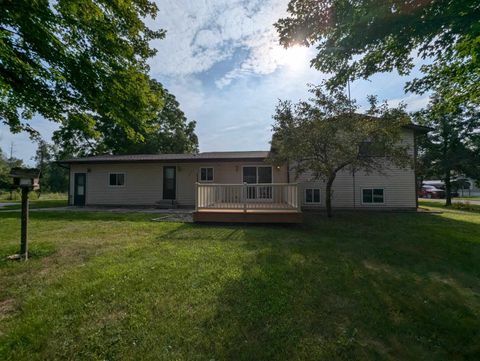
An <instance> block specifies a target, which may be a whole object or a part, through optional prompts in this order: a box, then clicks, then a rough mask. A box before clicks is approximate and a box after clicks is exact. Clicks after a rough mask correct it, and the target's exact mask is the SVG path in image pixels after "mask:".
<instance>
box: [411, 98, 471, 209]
mask: <svg viewBox="0 0 480 361" xmlns="http://www.w3.org/2000/svg"><path fill="white" fill-rule="evenodd" d="M479 115H480V113H479V108H478V106H475V105H473V104H468V103H467V104H466V105H462V106H458V105H457V106H452V105H451V104H449V102H448V101H447V100H446V99H445V98H444V96H443V93H442V92H437V93H435V94H434V95H433V96H432V98H431V101H430V103H429V105H428V106H427V108H426V109H423V110H421V111H419V112H417V113H415V114H414V117H415V118H416V121H417V122H418V123H419V124H422V125H425V126H428V127H430V128H431V129H432V130H431V131H430V132H429V133H428V136H427V137H425V138H424V139H422V141H421V142H420V143H419V146H420V152H419V155H420V157H419V161H420V164H421V167H420V169H422V173H423V175H424V176H426V177H439V178H440V179H442V180H444V182H445V188H446V189H445V190H446V203H447V205H450V204H451V188H452V178H453V177H454V176H468V177H472V178H479V176H480V133H479V131H478V130H479V128H480V116H479Z"/></svg>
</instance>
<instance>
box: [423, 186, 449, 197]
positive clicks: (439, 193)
mask: <svg viewBox="0 0 480 361" xmlns="http://www.w3.org/2000/svg"><path fill="white" fill-rule="evenodd" d="M419 193H420V194H419V196H420V197H421V198H445V191H444V190H443V189H440V188H436V187H434V186H429V185H423V186H422V189H421V190H420V192H419Z"/></svg>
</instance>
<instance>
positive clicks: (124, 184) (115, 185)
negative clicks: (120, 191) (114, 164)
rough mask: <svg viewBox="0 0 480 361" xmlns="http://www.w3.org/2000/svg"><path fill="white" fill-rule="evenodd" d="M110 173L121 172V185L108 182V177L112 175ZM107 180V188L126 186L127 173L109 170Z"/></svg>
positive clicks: (116, 173)
mask: <svg viewBox="0 0 480 361" xmlns="http://www.w3.org/2000/svg"><path fill="white" fill-rule="evenodd" d="M112 174H115V175H118V174H122V175H123V184H122V185H119V184H110V177H111V176H112ZM117 181H118V179H117ZM107 182H108V187H109V188H125V187H126V186H127V173H126V172H109V173H108V178H107Z"/></svg>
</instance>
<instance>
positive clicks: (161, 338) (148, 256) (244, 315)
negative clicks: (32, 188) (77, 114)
mask: <svg viewBox="0 0 480 361" xmlns="http://www.w3.org/2000/svg"><path fill="white" fill-rule="evenodd" d="M18 217H19V214H18V213H15V212H7V213H1V214H0V228H1V229H2V232H0V255H2V260H1V261H0V284H1V285H2V286H1V287H0V359H2V360H45V359H48V360H55V359H77V360H97V359H106V360H112V359H124V360H128V359H144V360H213V359H215V360H287V359H288V360H321V359H324V360H335V359H343V360H352V359H355V360H372V359H384V360H413V359H426V360H462V359H465V360H467V359H471V360H474V359H478V355H479V354H480V327H479V325H480V281H479V279H480V214H477V213H475V212H464V211H458V210H451V209H444V210H443V211H442V212H441V213H430V214H413V213H398V214H395V213H385V214H380V213H378V214H377V213H374V214H370V213H358V214H348V213H344V214H337V215H336V217H335V218H334V219H331V220H329V219H326V218H325V217H324V216H319V215H309V216H308V217H307V222H306V223H305V224H304V225H302V226H295V227H293V226H292V227H287V226H277V227H273V226H248V225H235V226H228V225H225V226H214V225H194V224H182V223H160V222H152V221H151V218H152V215H148V214H111V213H86V212H82V213H80V212H78V213H75V212H64V213H60V212H55V213H54V212H32V213H31V224H30V233H31V243H30V246H31V247H30V249H31V259H30V260H29V261H28V262H11V261H6V260H4V259H3V256H4V255H8V254H12V253H15V252H16V251H17V247H18V244H17V243H18V238H19V218H18Z"/></svg>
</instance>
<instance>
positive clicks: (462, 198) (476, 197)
mask: <svg viewBox="0 0 480 361" xmlns="http://www.w3.org/2000/svg"><path fill="white" fill-rule="evenodd" d="M454 199H459V200H462V201H480V196H470V197H467V196H464V197H455V198H454Z"/></svg>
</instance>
